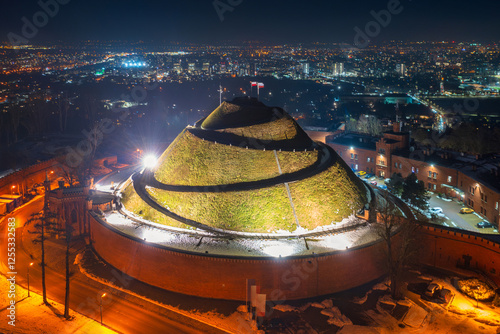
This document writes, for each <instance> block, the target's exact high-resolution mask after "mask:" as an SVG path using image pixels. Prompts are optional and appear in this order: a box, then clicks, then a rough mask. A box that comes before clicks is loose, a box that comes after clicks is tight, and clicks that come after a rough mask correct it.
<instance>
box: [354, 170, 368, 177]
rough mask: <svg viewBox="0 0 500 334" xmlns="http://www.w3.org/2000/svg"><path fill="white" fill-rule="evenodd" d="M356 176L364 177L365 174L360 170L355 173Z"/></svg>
mask: <svg viewBox="0 0 500 334" xmlns="http://www.w3.org/2000/svg"><path fill="white" fill-rule="evenodd" d="M356 175H357V176H363V175H366V172H365V171H364V170H360V171H357V172H356Z"/></svg>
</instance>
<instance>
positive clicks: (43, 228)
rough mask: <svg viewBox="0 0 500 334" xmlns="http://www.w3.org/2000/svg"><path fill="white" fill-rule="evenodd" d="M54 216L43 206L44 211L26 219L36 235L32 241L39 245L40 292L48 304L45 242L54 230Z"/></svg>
mask: <svg viewBox="0 0 500 334" xmlns="http://www.w3.org/2000/svg"><path fill="white" fill-rule="evenodd" d="M55 218H56V216H55V214H53V213H50V212H49V211H48V210H47V205H45V207H44V210H43V211H40V212H38V213H34V214H32V215H31V218H30V219H28V221H27V222H26V224H30V223H34V224H35V225H34V227H35V232H33V233H35V234H37V235H38V236H37V238H35V239H34V240H33V241H34V242H35V243H40V245H41V249H42V259H41V266H42V292H43V302H44V303H45V304H48V301H47V289H46V287H45V266H46V263H45V240H46V239H47V234H48V233H50V232H52V231H55V230H56V225H57V224H56V222H55Z"/></svg>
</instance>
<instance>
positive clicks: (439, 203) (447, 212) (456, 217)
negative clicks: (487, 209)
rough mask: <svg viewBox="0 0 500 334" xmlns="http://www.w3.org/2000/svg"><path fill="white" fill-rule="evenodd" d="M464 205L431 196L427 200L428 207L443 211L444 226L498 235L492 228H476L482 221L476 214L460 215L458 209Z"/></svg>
mask: <svg viewBox="0 0 500 334" xmlns="http://www.w3.org/2000/svg"><path fill="white" fill-rule="evenodd" d="M464 206H465V205H463V203H461V202H458V201H456V200H444V199H441V198H438V197H437V196H436V195H434V194H432V195H431V198H430V200H429V207H430V208H434V207H439V208H442V209H443V214H444V219H445V220H444V222H443V223H442V224H443V225H444V226H448V227H456V228H461V229H464V230H468V231H473V232H479V233H498V230H496V229H494V228H491V227H490V228H478V227H477V226H476V225H477V223H479V222H481V221H483V220H484V218H482V217H481V216H479V214H477V213H476V212H474V213H470V214H461V213H460V209H461V208H463V207H464Z"/></svg>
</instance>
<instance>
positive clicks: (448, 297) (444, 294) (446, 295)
mask: <svg viewBox="0 0 500 334" xmlns="http://www.w3.org/2000/svg"><path fill="white" fill-rule="evenodd" d="M453 297H454V296H453V292H451V291H450V290H448V289H441V290H440V291H439V295H438V298H439V300H441V301H442V302H444V303H445V304H449V303H450V302H451V301H452V299H453Z"/></svg>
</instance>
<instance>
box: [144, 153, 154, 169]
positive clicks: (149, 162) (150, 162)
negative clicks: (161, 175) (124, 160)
mask: <svg viewBox="0 0 500 334" xmlns="http://www.w3.org/2000/svg"><path fill="white" fill-rule="evenodd" d="M157 160H158V159H156V157H155V156H154V155H152V154H149V155H147V156H146V157H144V160H143V161H142V163H143V165H144V167H146V168H153V167H154V166H156V163H157Z"/></svg>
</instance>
